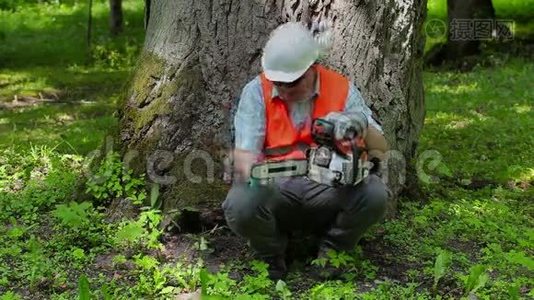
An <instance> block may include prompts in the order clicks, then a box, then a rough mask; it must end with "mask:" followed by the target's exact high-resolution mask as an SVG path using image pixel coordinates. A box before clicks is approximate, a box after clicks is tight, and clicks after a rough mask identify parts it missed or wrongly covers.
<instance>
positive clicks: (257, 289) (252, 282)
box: [241, 260, 273, 296]
mask: <svg viewBox="0 0 534 300" xmlns="http://www.w3.org/2000/svg"><path fill="white" fill-rule="evenodd" d="M250 264H251V267H252V271H253V272H254V276H252V275H245V277H244V278H243V285H242V286H241V292H242V293H245V294H253V293H254V294H259V295H265V296H267V295H268V292H269V290H270V288H271V287H272V285H273V282H272V281H271V280H270V279H269V272H268V271H267V267H268V266H267V264H266V263H264V262H262V261H257V260H255V261H252V262H251V263H250Z"/></svg>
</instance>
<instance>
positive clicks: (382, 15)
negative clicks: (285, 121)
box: [120, 0, 426, 210]
mask: <svg viewBox="0 0 534 300" xmlns="http://www.w3.org/2000/svg"><path fill="white" fill-rule="evenodd" d="M425 11H426V1H425V0H404V1H399V0H397V1H394V0H387V1H369V0H367V1H365V0H363V1H348V0H345V1H342V0H308V1H298V0H297V1H280V0H269V1H267V0H254V1H250V0H233V1H232V0H210V1H192V2H191V1H176V0H160V1H152V3H151V5H150V16H149V20H150V21H149V22H148V28H147V33H146V40H145V45H144V51H143V54H142V55H141V57H140V59H139V63H138V66H137V71H136V72H135V75H134V77H133V79H132V83H131V86H130V89H129V91H128V95H127V97H126V98H125V99H124V102H123V103H122V105H121V107H122V108H121V110H120V142H121V145H122V150H123V152H124V154H125V157H127V159H125V160H127V161H128V163H129V166H130V167H133V168H134V169H136V170H137V171H139V172H146V173H147V174H148V179H149V180H150V181H156V182H158V183H159V184H160V187H161V193H160V195H161V197H163V201H164V208H165V210H170V209H182V208H185V207H195V208H198V207H214V206H217V207H218V206H220V203H221V201H222V200H223V199H224V197H225V195H226V192H227V190H228V186H227V185H225V184H224V183H223V182H222V180H221V177H222V173H223V161H224V160H225V154H226V153H228V150H229V149H231V146H232V144H231V143H232V140H231V135H230V134H229V132H230V125H231V122H232V120H231V117H230V115H231V114H230V110H231V108H232V107H234V106H235V105H236V99H237V98H238V96H239V94H240V91H241V89H242V87H243V86H244V84H245V83H247V82H248V81H249V80H250V79H252V78H253V77H254V76H256V75H257V74H258V73H259V72H260V71H261V69H260V57H261V53H262V48H263V46H264V44H265V42H266V40H267V38H268V37H269V33H270V32H271V31H272V30H273V29H274V28H276V27H277V25H279V24H280V23H283V22H286V21H290V20H315V19H317V18H321V19H323V20H329V21H330V22H331V23H332V30H333V34H334V41H333V48H332V50H331V51H330V54H329V55H328V56H327V57H325V58H324V63H326V64H327V65H328V66H330V67H331V68H334V69H337V70H339V71H340V72H342V73H344V74H345V75H347V76H349V77H351V78H352V79H353V81H354V82H355V84H356V86H357V87H358V88H359V89H360V90H361V92H362V95H363V97H364V99H365V100H366V101H367V103H368V104H369V105H370V107H371V108H372V110H373V111H374V113H375V114H376V116H377V118H378V119H379V120H380V121H381V122H382V124H383V128H384V132H385V135H386V138H387V140H388V142H389V144H390V146H391V148H392V149H394V150H396V151H397V152H396V153H394V154H393V155H391V157H392V159H390V160H389V162H388V166H389V167H388V171H389V172H388V185H389V186H390V188H391V190H392V192H393V194H394V195H398V194H399V192H400V191H401V190H402V188H403V186H404V185H405V183H404V178H405V174H404V172H405V169H406V166H407V165H406V163H405V161H409V160H411V159H412V158H413V157H414V156H415V152H416V146H417V140H418V137H419V133H420V130H421V128H422V124H423V118H424V97H423V84H422V56H423V46H424V37H423V36H422V34H421V27H422V23H423V20H424V17H425ZM259 121H260V120H259ZM208 154H209V155H208ZM208 156H210V157H211V158H210V157H208ZM400 156H403V157H402V158H401V157H400ZM210 159H213V162H214V163H213V164H212V166H213V168H211V165H210V164H211V162H210ZM403 159H406V160H405V161H403ZM206 160H207V161H208V167H206V163H205V162H204V161H206ZM408 165H409V164H408ZM212 171H213V173H214V174H215V179H214V180H213V181H210V180H208V179H209V177H210V174H211V172H212ZM191 173H194V174H195V175H198V177H195V176H193V175H192V174H191ZM206 178H208V179H206ZM391 203H392V206H393V207H394V206H395V203H396V202H394V201H392V202H391Z"/></svg>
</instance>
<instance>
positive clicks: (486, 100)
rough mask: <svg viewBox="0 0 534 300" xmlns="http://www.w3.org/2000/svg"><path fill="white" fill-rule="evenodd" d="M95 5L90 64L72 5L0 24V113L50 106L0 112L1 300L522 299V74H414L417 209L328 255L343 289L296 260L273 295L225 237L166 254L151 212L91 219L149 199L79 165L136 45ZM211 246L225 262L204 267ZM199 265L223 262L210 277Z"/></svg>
mask: <svg viewBox="0 0 534 300" xmlns="http://www.w3.org/2000/svg"><path fill="white" fill-rule="evenodd" d="M444 3H445V2H444V1H430V2H429V9H430V12H429V17H438V18H442V19H443V18H445V16H446V8H445V6H444ZM494 3H495V6H496V8H497V11H498V15H499V16H503V18H504V17H505V16H512V17H514V16H517V20H522V21H523V20H525V18H524V17H523V15H525V14H526V15H528V14H529V13H530V12H531V11H532V10H530V12H527V11H528V9H529V8H530V7H531V3H532V1H522V2H521V1H512V2H507V3H510V6H509V7H508V6H506V5H505V4H504V3H505V2H504V1H496V2H494ZM505 6H506V7H505ZM105 7H106V2H104V1H96V4H95V12H94V13H95V40H94V41H95V42H94V46H95V47H94V48H93V52H92V53H91V54H90V55H89V56H88V53H87V51H86V49H85V48H84V45H85V42H84V25H83V24H85V23H84V22H85V12H86V7H85V6H84V5H81V4H79V5H52V4H40V5H24V6H21V7H19V8H17V10H16V12H14V13H13V12H9V13H8V12H4V11H2V12H0V25H1V26H0V39H1V41H0V64H1V67H2V69H0V88H1V89H0V102H2V103H8V104H11V100H12V99H13V98H14V97H15V96H17V97H18V98H21V97H24V96H31V97H36V98H38V97H40V96H39V93H40V94H41V95H43V97H45V98H51V99H54V101H52V102H50V103H46V104H39V105H35V106H25V107H23V108H18V109H1V110H0V299H2V300H4V299H19V298H25V299H35V298H45V299H73V298H75V297H76V296H78V295H80V296H81V298H83V297H88V296H91V295H92V296H94V297H99V298H106V296H107V298H106V299H138V298H149V299H168V298H172V296H173V295H176V294H180V293H186V292H193V291H195V290H197V289H198V288H200V287H203V289H204V291H205V292H206V293H208V294H211V295H220V296H225V297H227V298H230V299H232V298H237V297H238V296H240V297H242V298H241V299H251V298H252V297H255V298H253V299H271V298H280V299H295V298H296V299H341V298H342V299H458V298H461V297H464V298H467V297H470V296H469V294H470V293H473V294H474V295H476V297H478V298H479V299H519V297H521V298H525V299H528V298H533V297H534V280H533V279H532V278H534V260H533V259H532V257H533V255H534V230H533V228H534V226H533V225H534V218H533V216H534V203H533V202H532V199H534V189H533V188H532V186H533V185H534V157H533V156H532V149H534V136H533V135H532V133H531V132H532V130H533V129H534V111H533V109H534V107H533V106H534V92H533V91H534V86H533V85H534V84H533V83H532V74H533V71H534V64H533V63H532V62H528V61H525V60H523V59H519V58H509V57H506V56H491V55H488V57H487V58H486V59H487V60H489V61H491V62H492V63H491V67H482V66H479V67H476V68H475V69H474V70H473V71H471V72H468V73H458V72H444V71H439V72H438V71H435V72H434V71H426V72H425V73H424V82H425V93H426V111H427V113H426V120H425V127H424V130H423V132H422V136H421V139H420V145H419V148H418V153H419V154H420V155H421V154H423V153H433V154H432V155H430V156H429V157H430V159H429V160H420V163H421V165H420V167H421V168H420V169H421V170H422V171H424V173H425V174H426V175H428V176H430V177H428V176H424V177H421V178H422V179H426V180H425V182H421V184H422V188H423V194H422V195H421V197H420V198H417V199H402V201H401V202H400V207H399V214H398V216H397V217H396V218H395V219H393V220H388V221H387V222H385V223H383V224H380V225H378V226H376V227H375V228H374V230H372V231H371V232H369V233H368V234H367V235H366V237H365V242H364V243H363V244H362V245H361V246H360V247H357V249H355V251H354V252H353V253H348V254H338V255H337V256H334V257H332V259H333V260H335V261H336V262H338V263H340V264H341V265H343V267H344V268H345V270H346V272H345V278H344V280H342V281H327V282H316V281H313V280H311V279H310V278H309V277H310V276H309V274H307V273H306V271H305V269H304V268H303V262H299V261H297V263H295V264H294V265H292V266H291V273H290V275H289V277H288V278H287V280H286V282H285V283H274V282H271V281H270V280H268V279H267V278H266V273H265V265H263V264H261V263H257V262H252V263H249V262H248V261H249V260H250V256H246V255H245V256H243V254H240V253H239V250H240V249H242V247H243V242H242V241H238V242H237V243H235V242H234V244H231V243H230V242H231V241H235V239H233V236H232V235H230V234H228V233H220V232H221V231H220V230H215V229H214V230H213V231H210V232H208V233H203V234H200V235H179V236H178V243H177V244H176V243H175V244H173V242H172V239H171V240H170V241H169V240H164V241H162V240H161V236H163V235H164V234H163V233H162V232H161V231H160V230H159V229H158V224H159V223H160V222H162V219H161V215H160V214H159V213H158V212H157V211H155V210H151V209H145V210H143V212H141V213H140V214H138V213H139V211H138V209H139V206H135V207H134V209H133V214H134V215H135V217H132V219H130V220H115V221H113V220H108V219H107V215H106V214H107V210H106V209H105V208H102V207H99V205H104V204H107V203H108V202H109V201H110V200H111V199H110V198H111V196H109V197H107V198H106V195H105V193H107V194H108V195H113V197H121V195H136V196H135V197H136V198H138V199H140V198H143V197H146V198H147V199H151V198H152V199H154V198H155V197H156V196H155V195H157V191H158V190H157V187H153V189H152V192H151V193H150V192H148V191H145V190H144V189H143V188H141V187H139V185H140V184H139V183H140V182H141V180H142V179H140V178H135V177H132V175H131V174H129V173H126V172H124V170H123V169H122V168H121V167H120V166H121V164H120V161H118V158H117V156H110V157H108V160H104V164H103V165H102V166H101V167H100V168H97V169H96V170H93V171H92V172H90V170H89V169H88V168H87V163H88V161H86V158H87V154H90V153H91V151H92V150H94V149H97V148H98V147H99V145H100V144H101V142H102V140H103V139H104V137H105V135H106V134H107V133H108V132H109V131H110V130H114V129H115V128H116V126H117V120H116V117H115V116H114V115H113V112H114V111H115V104H116V103H117V101H118V100H119V99H118V98H119V97H120V93H121V89H122V86H123V85H124V82H125V80H126V78H127V77H128V73H129V71H130V70H131V67H132V65H133V64H134V62H135V54H136V53H137V52H138V47H139V45H140V44H141V41H142V34H143V33H142V32H143V31H142V22H141V20H142V3H141V1H133V0H132V1H126V8H127V10H126V19H127V20H128V22H129V25H127V26H126V32H125V34H124V35H123V36H122V37H120V38H118V39H117V40H113V39H111V38H110V37H109V36H108V34H107V27H106V26H107V25H106V8H105ZM510 7H512V8H513V9H511V8H510ZM44 15H46V16H52V17H51V18H48V17H46V18H45V17H42V16H44ZM29 20H33V22H30V21H29ZM4 41H7V42H8V43H7V44H6V43H4ZM29 48H31V49H32V51H27V49H29ZM56 98H57V99H56ZM426 151H433V152H426ZM438 153H439V154H438ZM433 160H439V161H440V162H439V163H438V164H437V165H433V164H432V162H434V161H433ZM93 173H95V174H96V175H97V176H96V177H92V179H93V180H91V181H89V183H88V184H86V185H85V186H80V182H81V180H80V179H81V178H83V176H88V175H89V174H93ZM422 173H423V172H421V173H420V174H422ZM87 187H89V188H90V189H89V190H88V192H87V193H88V194H86V193H84V192H83V190H85V189H86V188H87ZM141 195H142V196H141ZM150 195H152V197H151V196H150ZM131 209H132V208H131V207H129V206H124V207H123V206H121V207H120V208H119V209H118V210H123V211H130V210H131ZM164 236H165V238H166V239H168V238H169V235H164ZM158 238H159V239H158ZM189 241H191V242H190V243H188V242H189ZM221 241H223V242H224V243H222V242H221ZM225 243H230V245H231V246H228V245H227V244H225ZM162 247H164V248H163V249H165V250H161V249H162ZM180 247H182V248H180ZM224 247H229V248H227V249H226V250H227V251H228V252H227V253H226V252H225V253H226V254H227V255H225V253H223V254H221V252H215V253H216V255H211V252H213V251H215V249H218V250H217V251H221V248H223V249H224ZM232 247H234V248H232ZM183 256H185V257H183ZM213 256H221V257H217V260H215V262H217V263H221V262H223V263H224V265H223V266H222V267H220V268H217V266H218V264H217V265H216V266H215V268H214V266H213V263H214V262H213ZM208 269H209V270H212V271H211V272H210V271H208ZM214 270H217V271H214ZM236 274H237V275H239V276H240V277H241V279H239V280H237V279H235V276H236ZM475 288H476V290H475ZM473 290H475V291H473ZM471 298H472V297H471Z"/></svg>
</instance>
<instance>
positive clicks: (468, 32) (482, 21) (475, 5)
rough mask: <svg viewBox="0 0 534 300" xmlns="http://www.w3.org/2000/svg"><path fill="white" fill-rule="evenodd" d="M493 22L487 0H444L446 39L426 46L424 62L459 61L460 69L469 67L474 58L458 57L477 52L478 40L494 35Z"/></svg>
mask: <svg viewBox="0 0 534 300" xmlns="http://www.w3.org/2000/svg"><path fill="white" fill-rule="evenodd" d="M497 26H499V24H497V21H496V20H495V10H494V8H493V3H492V2H491V0H447V43H446V44H441V45H436V47H435V48H433V49H432V50H430V51H429V53H428V55H427V57H426V62H427V63H428V64H430V65H434V66H439V65H442V64H443V63H444V62H453V63H460V64H461V65H460V66H461V67H462V69H464V68H465V67H467V68H468V69H469V68H470V67H472V66H473V63H474V61H471V62H463V61H462V59H464V58H465V57H468V56H473V55H477V54H480V42H481V41H482V40H490V39H492V38H494V35H495V34H496V32H495V30H496V28H497ZM500 27H501V28H506V26H504V25H500Z"/></svg>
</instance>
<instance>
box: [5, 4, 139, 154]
mask: <svg viewBox="0 0 534 300" xmlns="http://www.w3.org/2000/svg"><path fill="white" fill-rule="evenodd" d="M76 3H78V2H74V4H73V5H67V4H60V5H58V4H46V3H45V4H32V5H25V6H20V7H18V8H17V10H16V11H14V12H13V11H0V67H1V69H0V87H1V89H0V105H1V103H5V104H12V101H13V100H14V99H15V98H16V99H19V100H20V99H24V97H32V98H34V99H35V98H37V99H40V98H46V99H50V100H52V101H51V102H50V103H47V104H46V105H38V106H31V105H30V106H24V107H23V108H20V109H7V110H5V109H2V110H0V144H2V145H6V146H12V147H16V148H17V149H29V148H30V146H31V145H48V146H50V147H56V150H58V151H60V152H61V153H77V154H87V153H89V152H90V151H92V150H94V149H96V148H97V147H98V145H99V144H100V142H101V141H102V139H103V136H104V135H105V134H106V132H109V131H112V130H113V129H114V128H115V127H116V119H115V118H114V117H113V115H112V114H113V112H114V110H115V103H116V101H117V99H118V97H120V95H121V92H122V90H123V86H124V82H125V79H126V78H127V76H128V74H129V72H130V71H131V69H132V66H133V65H134V64H135V60H136V56H137V54H138V52H139V47H140V45H141V43H142V40H143V35H144V30H143V3H142V2H141V1H133V0H132V1H124V18H125V26H124V33H123V34H122V35H121V36H119V37H117V38H112V37H111V36H110V35H109V33H108V25H107V24H108V23H107V17H108V16H107V1H95V3H94V7H93V17H94V20H93V38H92V48H91V49H89V48H87V43H86V29H87V28H86V27H87V5H86V3H85V2H83V3H78V4H76ZM43 16H46V17H43ZM86 132H92V134H83V133H86Z"/></svg>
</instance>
